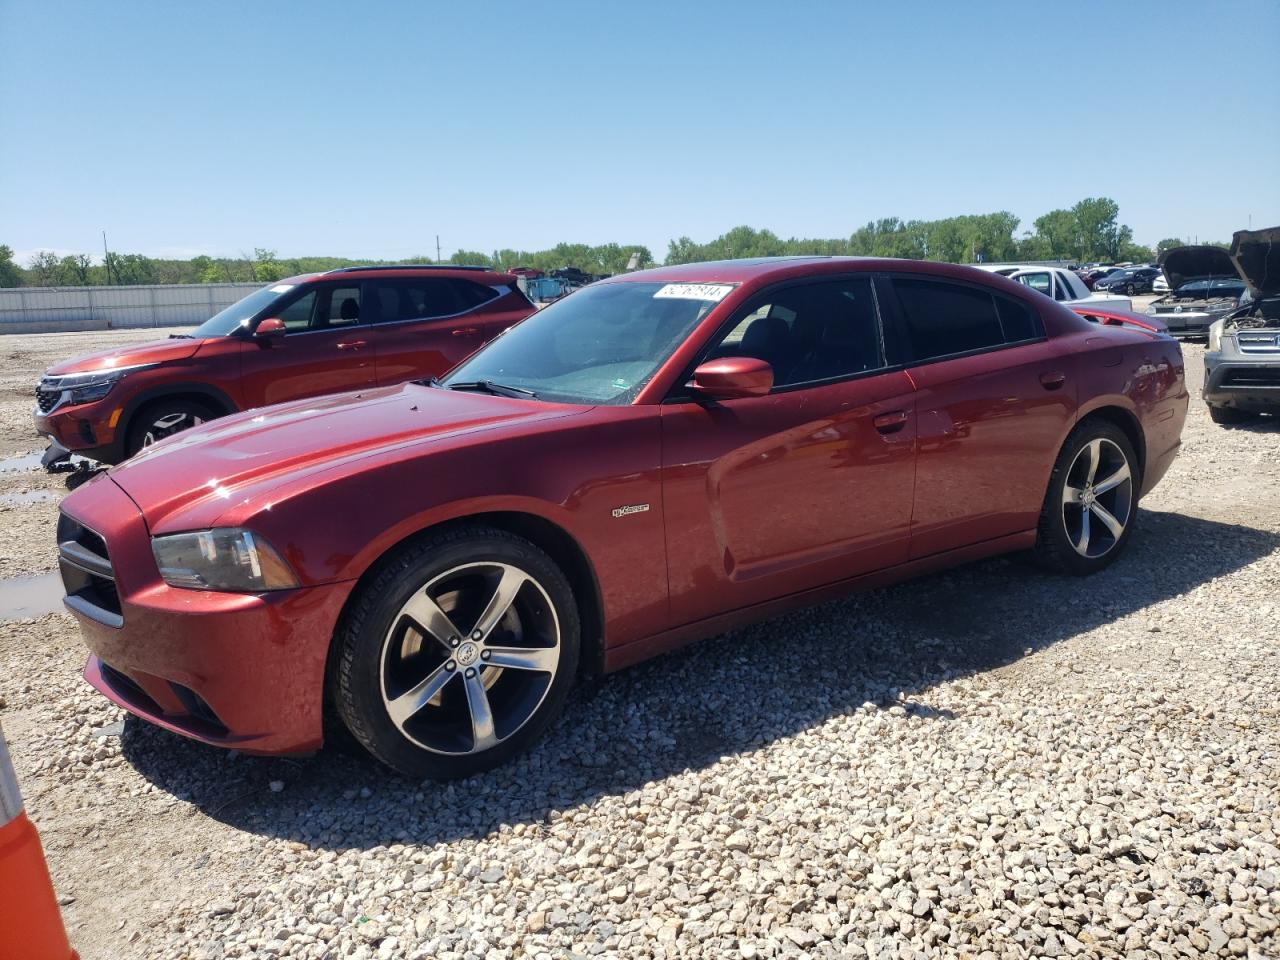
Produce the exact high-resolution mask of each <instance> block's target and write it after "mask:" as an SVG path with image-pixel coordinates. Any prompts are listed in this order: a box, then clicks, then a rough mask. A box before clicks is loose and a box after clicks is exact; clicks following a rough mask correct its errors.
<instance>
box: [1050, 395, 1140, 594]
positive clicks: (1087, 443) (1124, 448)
mask: <svg viewBox="0 0 1280 960" xmlns="http://www.w3.org/2000/svg"><path fill="white" fill-rule="evenodd" d="M1139 480H1140V478H1139V474H1138V459H1137V457H1136V455H1135V454H1134V451H1133V445H1132V444H1131V443H1130V442H1129V438H1128V437H1127V436H1126V435H1125V433H1124V431H1123V430H1121V429H1120V428H1119V427H1117V426H1115V424H1113V423H1110V422H1108V421H1105V420H1087V421H1085V422H1084V423H1082V424H1080V425H1079V426H1078V427H1076V429H1075V430H1073V431H1072V433H1071V435H1070V436H1069V437H1067V441H1066V443H1064V444H1063V445H1062V450H1061V451H1060V452H1059V454H1058V459H1057V462H1056V463H1055V464H1054V467H1053V473H1052V474H1051V476H1050V478H1049V489H1048V491H1047V493H1046V494H1045V500H1044V506H1043V507H1042V509H1041V512H1040V524H1039V529H1038V537H1037V540H1036V546H1035V556H1036V559H1037V560H1039V561H1040V563H1041V564H1042V565H1044V566H1046V567H1049V568H1050V569H1053V570H1057V571H1058V572H1061V573H1071V574H1076V575H1078V576H1083V575H1086V574H1090V573H1096V572H1097V571H1099V570H1101V569H1103V568H1104V567H1106V566H1109V565H1110V564H1111V563H1113V562H1114V561H1115V560H1116V558H1117V557H1119V556H1120V554H1121V552H1122V551H1123V550H1124V547H1125V545H1126V544H1127V543H1128V542H1129V537H1130V535H1131V534H1132V533H1133V525H1134V522H1135V520H1136V518H1137V512H1138V490H1139V487H1140V482H1139Z"/></svg>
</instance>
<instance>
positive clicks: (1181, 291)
mask: <svg viewBox="0 0 1280 960" xmlns="http://www.w3.org/2000/svg"><path fill="white" fill-rule="evenodd" d="M1160 269H1161V271H1162V272H1163V273H1164V276H1165V279H1166V280H1167V281H1168V282H1169V290H1170V291H1171V292H1170V293H1169V294H1168V295H1166V296H1163V297H1161V298H1160V299H1159V300H1156V301H1155V302H1153V303H1152V304H1151V306H1149V307H1147V315H1148V316H1151V317H1158V318H1159V319H1160V320H1162V321H1163V322H1164V325H1165V326H1166V327H1168V329H1169V332H1170V333H1171V334H1173V335H1174V336H1181V337H1187V336H1195V337H1203V336H1205V335H1206V334H1207V333H1208V331H1209V324H1211V323H1213V321H1215V320H1217V319H1218V318H1219V317H1224V316H1226V315H1227V314H1228V313H1230V312H1231V311H1232V310H1235V309H1236V308H1238V307H1239V306H1240V305H1241V303H1242V302H1243V301H1244V300H1245V299H1247V293H1248V288H1247V287H1246V286H1245V282H1244V281H1243V280H1241V279H1240V275H1239V274H1238V273H1236V268H1235V266H1234V265H1233V264H1232V262H1231V255H1230V254H1229V253H1228V252H1227V251H1226V250H1224V249H1222V247H1216V246H1213V245H1212V244H1200V245H1197V246H1188V247H1174V248H1173V249H1172V250H1166V251H1165V252H1164V253H1162V254H1161V255H1160Z"/></svg>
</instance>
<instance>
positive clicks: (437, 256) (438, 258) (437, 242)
mask: <svg viewBox="0 0 1280 960" xmlns="http://www.w3.org/2000/svg"><path fill="white" fill-rule="evenodd" d="M439 262H440V234H438V233H437V234H436V263H439Z"/></svg>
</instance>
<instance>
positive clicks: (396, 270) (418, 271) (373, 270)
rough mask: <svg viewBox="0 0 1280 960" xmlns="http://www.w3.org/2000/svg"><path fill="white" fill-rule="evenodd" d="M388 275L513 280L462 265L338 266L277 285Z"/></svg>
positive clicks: (497, 281)
mask: <svg viewBox="0 0 1280 960" xmlns="http://www.w3.org/2000/svg"><path fill="white" fill-rule="evenodd" d="M388 275H391V276H397V277H438V276H446V277H448V276H453V277H458V278H462V277H465V278H466V279H468V280H475V281H477V282H479V283H510V282H511V281H512V279H513V277H512V276H511V274H508V273H503V272H502V271H500V270H492V269H490V268H488V267H469V266H460V265H458V264H431V263H390V264H382V265H378V266H360V267H337V268H335V269H333V270H325V271H324V272H322V273H300V274H298V275H297V276H296V277H285V278H283V279H281V280H277V281H276V283H293V284H298V283H306V282H308V281H310V280H319V279H339V278H350V279H352V280H366V279H368V278H370V277H377V276H388Z"/></svg>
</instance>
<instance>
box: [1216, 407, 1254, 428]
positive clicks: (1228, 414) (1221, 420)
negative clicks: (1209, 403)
mask: <svg viewBox="0 0 1280 960" xmlns="http://www.w3.org/2000/svg"><path fill="white" fill-rule="evenodd" d="M1253 418H1254V414H1252V413H1249V412H1248V411H1245V410H1237V409H1236V408H1235V407H1210V408H1209V419H1210V420H1212V421H1213V422H1214V423H1218V424H1222V425H1224V426H1230V425H1232V424H1236V423H1247V422H1248V421H1250V420H1252V419H1253Z"/></svg>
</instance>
